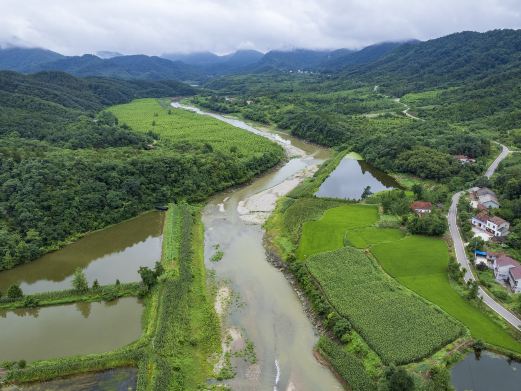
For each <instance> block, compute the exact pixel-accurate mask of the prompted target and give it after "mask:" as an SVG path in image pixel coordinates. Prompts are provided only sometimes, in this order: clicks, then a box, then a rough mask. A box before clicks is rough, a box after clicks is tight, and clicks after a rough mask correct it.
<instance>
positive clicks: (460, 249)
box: [447, 145, 521, 328]
mask: <svg viewBox="0 0 521 391" xmlns="http://www.w3.org/2000/svg"><path fill="white" fill-rule="evenodd" d="M501 146H502V151H501V153H500V154H499V156H498V157H497V158H496V160H494V162H492V164H491V165H490V167H489V168H488V169H487V171H486V173H485V176H486V177H487V178H490V177H491V176H492V175H493V174H494V172H495V171H496V169H497V167H498V165H499V163H501V161H502V160H503V159H504V158H506V157H507V156H508V154H509V152H510V151H509V149H508V148H507V147H506V146H504V145H501ZM463 193H464V192H463V191H460V192H458V193H456V194H454V195H453V196H452V203H451V205H450V208H449V214H448V215H447V219H448V221H449V231H450V236H451V237H452V241H453V243H454V250H455V252H456V259H457V261H458V262H459V264H460V265H461V266H462V267H463V268H465V276H464V279H465V282H467V281H475V280H476V276H474V274H473V273H472V269H471V267H470V263H469V260H468V258H467V254H466V253H465V245H464V243H463V239H462V238H461V234H460V231H459V227H458V222H457V217H458V202H459V200H460V198H461V196H462V195H463ZM478 296H479V297H481V298H482V299H483V303H485V304H486V305H487V306H489V307H490V308H491V309H492V310H493V311H495V312H496V313H497V314H499V315H500V316H501V317H502V318H503V319H505V320H506V321H507V322H508V323H510V324H511V325H512V326H514V327H516V328H521V320H520V319H519V318H518V317H516V316H515V315H514V314H512V313H511V312H510V311H509V310H507V309H506V308H505V307H503V306H502V305H501V304H499V303H498V302H497V301H495V300H494V299H493V298H492V297H491V296H490V295H489V294H488V293H487V292H485V291H484V290H483V288H481V287H479V292H478Z"/></svg>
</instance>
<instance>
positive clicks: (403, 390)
mask: <svg viewBox="0 0 521 391" xmlns="http://www.w3.org/2000/svg"><path fill="white" fill-rule="evenodd" d="M385 379H386V381H387V389H388V390H389V391H412V390H413V389H414V380H413V379H412V377H411V376H410V375H409V374H408V373H407V371H406V370H405V369H403V368H396V367H395V366H390V367H389V368H388V369H387V370H386V372H385Z"/></svg>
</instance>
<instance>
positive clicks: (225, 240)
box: [203, 114, 342, 391]
mask: <svg viewBox="0 0 521 391" xmlns="http://www.w3.org/2000/svg"><path fill="white" fill-rule="evenodd" d="M212 116H214V117H216V118H218V119H221V120H225V121H226V122H228V123H231V124H232V125H235V126H239V127H241V128H245V129H246V130H250V131H251V127H250V126H248V125H246V124H244V123H242V122H241V121H238V120H234V119H233V120H232V119H229V118H223V117H221V116H219V115H216V114H212ZM255 131H256V132H259V131H258V130H255ZM262 134H263V135H264V133H262ZM269 138H271V139H273V140H274V141H277V142H279V143H280V144H284V145H285V146H286V148H287V149H291V145H290V143H293V142H296V141H298V140H294V139H292V138H291V137H290V136H287V135H285V134H282V133H279V134H277V133H269ZM299 148H301V149H302V150H304V151H305V155H304V156H302V157H298V158H294V159H292V160H290V161H289V162H288V163H287V164H285V165H284V166H282V167H281V168H279V169H278V170H276V171H273V172H271V173H269V174H267V175H265V176H263V177H261V178H259V179H257V180H256V181H255V182H253V183H252V184H250V185H248V186H246V187H244V188H241V189H239V190H236V191H232V192H229V193H225V194H220V195H218V196H215V197H214V198H212V199H211V200H210V201H209V203H208V205H207V206H206V208H205V210H204V213H203V221H204V225H205V247H206V248H205V254H206V256H207V258H209V257H211V255H212V254H213V253H214V252H215V250H214V246H215V245H216V244H219V245H220V247H221V249H222V251H223V252H224V257H223V258H222V260H221V261H219V262H217V263H214V262H207V266H208V268H210V269H214V270H215V272H216V275H217V277H218V278H219V279H222V280H225V281H229V285H230V287H231V288H232V290H233V291H234V292H235V293H236V294H238V295H239V297H240V302H241V303H243V304H244V305H240V306H232V309H231V313H230V316H229V319H228V325H227V326H229V327H233V328H235V329H237V330H240V331H242V334H243V337H244V338H247V339H249V340H251V341H252V342H253V343H254V345H255V350H256V354H257V359H258V362H257V363H256V364H253V365H239V366H238V367H237V376H236V377H235V379H232V380H230V381H227V384H230V385H231V386H232V388H233V389H234V390H302V391H308V390H309V391H311V390H337V389H342V387H341V386H340V384H339V383H338V382H337V380H336V379H335V377H334V376H333V375H332V373H331V372H330V371H329V370H328V369H327V368H325V367H324V366H322V365H321V364H320V363H319V362H317V361H316V359H315V358H314V357H313V353H312V349H313V346H314V344H315V343H316V341H317V335H316V334H315V332H314V330H313V327H312V325H311V323H310V321H309V319H308V318H307V316H306V314H305V312H304V310H303V308H302V305H301V303H300V301H299V299H298V297H297V295H296V293H295V292H294V291H293V289H292V288H291V286H290V284H289V283H288V281H287V280H286V278H285V277H284V275H283V274H282V273H281V272H280V271H278V270H277V269H276V268H274V267H273V266H272V265H271V264H270V263H269V262H268V261H267V257H266V253H265V249H264V247H263V244H262V240H263V235H264V231H263V229H262V228H261V227H260V226H259V225H253V224H248V223H246V222H244V221H243V220H241V218H240V217H239V214H238V212H237V206H238V204H239V202H240V201H242V200H244V199H245V198H247V197H249V196H251V195H254V194H256V193H259V192H261V191H263V190H265V189H268V188H271V187H273V186H275V185H277V184H279V183H281V182H283V181H284V180H285V179H286V178H288V177H290V176H292V175H293V174H295V173H297V172H299V171H301V170H302V169H303V168H305V167H307V166H310V165H313V164H317V163H320V162H322V161H323V159H325V158H327V156H328V152H327V150H324V149H322V148H319V147H317V146H313V145H310V144H305V143H300V144H299Z"/></svg>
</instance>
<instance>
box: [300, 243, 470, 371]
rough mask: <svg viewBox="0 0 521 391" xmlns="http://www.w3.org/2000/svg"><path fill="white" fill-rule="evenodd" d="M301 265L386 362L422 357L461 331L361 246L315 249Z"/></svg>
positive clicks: (452, 338) (461, 330) (459, 327)
mask: <svg viewBox="0 0 521 391" xmlns="http://www.w3.org/2000/svg"><path fill="white" fill-rule="evenodd" d="M306 265H307V267H308V269H309V271H310V272H311V274H312V275H313V276H314V277H315V278H316V280H317V281H318V282H319V283H320V285H321V286H322V288H323V291H324V293H325V294H326V296H327V297H328V299H329V300H330V302H331V303H332V304H333V305H334V306H335V308H336V309H337V310H338V311H339V313H340V314H341V315H342V316H345V317H346V318H347V319H349V320H350V322H351V323H352V324H353V327H354V328H355V329H356V331H357V332H358V333H359V334H360V335H361V336H362V337H363V338H364V340H365V341H366V342H367V343H368V345H369V346H371V348H372V349H373V350H374V351H375V352H376V353H377V354H378V355H379V356H380V357H381V358H382V360H383V361H384V362H386V363H396V364H403V363H408V362H412V361H416V360H419V359H421V358H424V357H427V356H429V355H431V354H432V353H434V352H435V351H437V350H439V349H440V348H441V347H443V346H445V345H447V344H448V343H450V342H451V341H453V340H454V339H456V338H457V337H458V336H459V335H461V334H462V333H463V332H464V329H463V327H462V326H461V325H459V324H458V323H456V322H455V321H453V320H452V319H450V318H449V317H448V316H447V315H446V314H444V313H443V312H442V311H440V310H439V309H438V308H435V307H433V306H431V305H429V304H428V303H427V302H425V301H423V300H422V299H421V298H419V297H418V296H416V295H414V294H413V293H412V292H410V291H408V290H407V289H405V288H403V287H402V286H400V284H398V283H397V282H396V281H395V280H393V279H392V278H390V277H389V276H387V275H386V274H385V273H383V271H382V270H381V269H380V268H379V267H378V265H377V264H376V262H375V261H374V260H373V259H371V258H369V257H368V256H367V255H366V254H364V253H363V252H362V251H360V250H357V249H354V248H350V247H346V248H342V249H340V250H336V251H332V252H327V253H323V254H317V255H314V256H311V257H309V258H308V259H307V260H306Z"/></svg>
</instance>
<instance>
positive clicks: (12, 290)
mask: <svg viewBox="0 0 521 391" xmlns="http://www.w3.org/2000/svg"><path fill="white" fill-rule="evenodd" d="M23 296H24V293H23V291H22V288H20V286H19V285H16V284H15V285H11V286H10V287H9V289H8V290H7V297H8V298H10V299H20V298H22V297H23Z"/></svg>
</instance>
